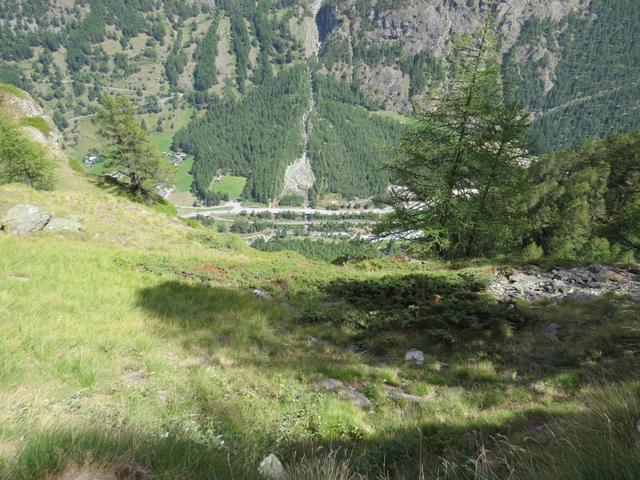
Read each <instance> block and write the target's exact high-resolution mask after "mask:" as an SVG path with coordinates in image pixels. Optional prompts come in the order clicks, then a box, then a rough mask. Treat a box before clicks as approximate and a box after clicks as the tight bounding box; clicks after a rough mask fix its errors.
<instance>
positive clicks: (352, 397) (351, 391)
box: [322, 378, 371, 408]
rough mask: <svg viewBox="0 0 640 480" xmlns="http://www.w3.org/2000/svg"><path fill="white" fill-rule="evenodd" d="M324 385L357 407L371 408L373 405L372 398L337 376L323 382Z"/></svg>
mask: <svg viewBox="0 0 640 480" xmlns="http://www.w3.org/2000/svg"><path fill="white" fill-rule="evenodd" d="M322 386H323V387H324V388H325V389H326V390H329V391H330V392H334V393H335V394H336V395H337V396H338V397H339V398H342V399H343V400H347V401H349V402H351V403H352V404H353V405H355V406H356V407H360V408H369V407H371V400H369V399H368V398H367V397H366V395H364V394H362V393H361V392H359V391H358V390H357V389H355V388H354V387H352V386H351V385H349V384H347V383H344V382H343V381H341V380H336V379H335V378H328V379H327V380H324V381H323V382H322Z"/></svg>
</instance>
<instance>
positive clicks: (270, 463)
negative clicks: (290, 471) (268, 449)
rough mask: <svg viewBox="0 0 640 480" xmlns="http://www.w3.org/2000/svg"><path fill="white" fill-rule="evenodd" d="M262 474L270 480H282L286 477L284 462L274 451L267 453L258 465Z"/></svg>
mask: <svg viewBox="0 0 640 480" xmlns="http://www.w3.org/2000/svg"><path fill="white" fill-rule="evenodd" d="M258 471H259V472H260V475H262V476H263V477H264V478H267V479H269V480H282V479H283V478H285V473H284V467H283V466H282V462H281V461H280V459H279V458H278V457H276V456H275V455H274V454H273V453H270V454H269V455H267V456H266V457H265V458H264V460H262V462H260V466H259V467H258Z"/></svg>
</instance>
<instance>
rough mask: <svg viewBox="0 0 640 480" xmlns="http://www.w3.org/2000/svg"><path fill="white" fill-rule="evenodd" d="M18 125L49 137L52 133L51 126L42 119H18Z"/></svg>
mask: <svg viewBox="0 0 640 480" xmlns="http://www.w3.org/2000/svg"><path fill="white" fill-rule="evenodd" d="M20 125H22V126H25V127H33V128H35V129H37V130H39V131H40V132H41V133H42V134H44V135H49V134H50V133H51V131H52V128H51V125H49V123H48V122H47V121H46V120H45V119H44V118H42V117H23V118H21V119H20Z"/></svg>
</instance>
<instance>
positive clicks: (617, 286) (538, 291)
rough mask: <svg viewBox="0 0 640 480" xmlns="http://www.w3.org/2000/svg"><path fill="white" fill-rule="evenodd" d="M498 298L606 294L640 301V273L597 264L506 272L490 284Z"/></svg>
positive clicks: (575, 297)
mask: <svg viewBox="0 0 640 480" xmlns="http://www.w3.org/2000/svg"><path fill="white" fill-rule="evenodd" d="M489 291H490V292H491V293H492V294H493V295H494V296H495V297H496V298H498V299H500V300H503V301H506V302H513V301H514V300H526V301H529V302H531V301H537V300H545V299H546V300H551V301H559V300H563V299H571V300H587V299H590V298H594V297H599V296H600V295H604V294H606V293H614V294H617V295H630V296H631V297H632V298H634V299H635V300H640V274H639V273H638V272H637V271H636V270H635V269H633V268H631V269H621V268H616V267H612V266H608V265H600V264H594V265H590V266H589V267H587V268H571V269H553V270H551V271H549V272H543V271H541V270H540V269H529V271H526V272H525V271H523V270H519V271H516V272H514V273H512V274H510V275H508V274H504V273H503V274H502V275H500V276H499V277H498V278H497V279H496V281H494V282H493V284H491V285H490V286H489Z"/></svg>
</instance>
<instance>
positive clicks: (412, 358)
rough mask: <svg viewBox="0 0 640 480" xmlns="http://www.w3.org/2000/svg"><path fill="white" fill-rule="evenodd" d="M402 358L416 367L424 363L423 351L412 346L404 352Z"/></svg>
mask: <svg viewBox="0 0 640 480" xmlns="http://www.w3.org/2000/svg"><path fill="white" fill-rule="evenodd" d="M404 360H405V362H409V363H411V364H412V365H415V366H416V367H422V366H423V365H424V352H423V351H422V350H418V349H417V348H412V349H411V350H408V351H407V353H405V354H404Z"/></svg>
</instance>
